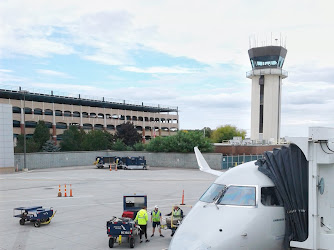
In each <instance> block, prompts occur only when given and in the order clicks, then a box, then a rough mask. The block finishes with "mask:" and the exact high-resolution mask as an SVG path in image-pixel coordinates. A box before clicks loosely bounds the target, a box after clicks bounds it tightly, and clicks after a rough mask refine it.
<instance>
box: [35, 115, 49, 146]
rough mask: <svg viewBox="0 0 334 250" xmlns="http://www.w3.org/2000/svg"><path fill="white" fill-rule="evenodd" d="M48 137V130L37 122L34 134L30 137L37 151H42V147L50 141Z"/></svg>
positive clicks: (41, 123)
mask: <svg viewBox="0 0 334 250" xmlns="http://www.w3.org/2000/svg"><path fill="white" fill-rule="evenodd" d="M50 136H51V135H50V130H49V128H48V127H47V126H46V125H45V122H44V121H38V123H37V126H36V128H35V131H34V134H33V136H32V138H33V140H34V141H35V143H36V145H37V151H41V150H42V146H43V145H44V144H45V142H46V141H48V140H50Z"/></svg>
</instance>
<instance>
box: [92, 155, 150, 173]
mask: <svg viewBox="0 0 334 250" xmlns="http://www.w3.org/2000/svg"><path fill="white" fill-rule="evenodd" d="M94 164H95V165H96V167H97V168H104V167H105V166H107V167H109V165H112V167H113V168H114V167H116V165H117V168H118V169H143V170H147V169H148V166H147V165H146V160H145V156H137V157H128V156H126V157H119V156H97V157H96V160H95V162H94Z"/></svg>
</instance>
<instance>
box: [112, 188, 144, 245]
mask: <svg viewBox="0 0 334 250" xmlns="http://www.w3.org/2000/svg"><path fill="white" fill-rule="evenodd" d="M144 206H145V207H147V195H145V194H138V195H137V194H132V195H131V194H130V195H124V196H123V214H122V218H117V217H116V216H113V217H112V219H111V220H109V221H107V235H108V237H109V247H110V248H113V247H114V243H115V242H118V244H121V243H122V238H126V239H127V242H128V243H129V244H130V248H134V246H135V236H136V235H138V233H139V230H140V228H139V226H138V225H137V224H136V222H135V221H134V219H135V217H136V215H137V213H138V211H139V210H140V209H142V208H143V207H144Z"/></svg>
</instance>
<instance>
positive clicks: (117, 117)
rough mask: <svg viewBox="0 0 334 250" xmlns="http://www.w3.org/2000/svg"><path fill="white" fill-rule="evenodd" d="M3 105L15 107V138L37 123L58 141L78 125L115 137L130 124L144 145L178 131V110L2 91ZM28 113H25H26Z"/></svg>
mask: <svg viewBox="0 0 334 250" xmlns="http://www.w3.org/2000/svg"><path fill="white" fill-rule="evenodd" d="M0 103H5V104H10V105H12V110H13V134H14V138H15V137H17V136H18V135H20V134H23V133H24V129H23V128H24V120H25V133H26V135H27V136H28V137H29V136H31V135H32V134H33V133H34V130H35V127H36V125H37V122H38V121H41V120H42V121H44V122H45V123H46V125H47V126H48V127H49V128H50V134H51V135H52V138H53V140H55V141H59V140H61V139H62V135H63V133H64V131H65V130H66V129H68V128H69V126H71V125H75V126H77V127H79V128H82V129H84V130H85V131H86V132H88V131H89V130H106V131H108V132H109V133H112V134H114V133H115V132H116V129H117V127H118V126H120V125H121V124H123V123H125V122H131V123H133V125H134V126H135V128H136V129H137V131H138V132H139V133H140V134H141V135H142V138H143V142H145V141H147V140H150V139H151V138H153V137H156V136H169V135H173V134H176V132H177V131H178V129H179V116H178V109H177V107H165V106H163V107H162V106H160V105H157V106H152V105H151V106H147V105H144V103H142V104H141V105H137V104H130V103H127V102H126V101H125V100H124V101H123V102H112V101H107V100H106V99H105V98H101V100H95V99H86V98H82V97H81V96H80V95H78V97H67V96H59V95H53V92H51V93H50V94H41V93H33V92H27V91H21V90H18V91H13V90H4V89H2V90H0ZM24 112H25V114H24Z"/></svg>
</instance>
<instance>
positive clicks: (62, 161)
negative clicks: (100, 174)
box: [15, 151, 222, 170]
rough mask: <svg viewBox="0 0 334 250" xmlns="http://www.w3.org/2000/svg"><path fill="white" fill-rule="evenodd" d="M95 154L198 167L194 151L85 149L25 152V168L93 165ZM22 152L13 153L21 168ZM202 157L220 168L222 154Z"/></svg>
mask: <svg viewBox="0 0 334 250" xmlns="http://www.w3.org/2000/svg"><path fill="white" fill-rule="evenodd" d="M96 156H145V158H146V162H147V165H149V166H150V167H171V168H198V165H197V161H196V157H195V154H194V153H188V154H182V153H148V152H138V151H134V152H131V151H121V152H115V151H87V152H57V153H29V154H26V157H27V158H26V160H27V168H28V170H31V169H45V168H58V167H70V166H88V165H93V162H94V161H95V158H96ZM23 157H24V156H23V154H21V153H20V154H15V167H17V168H18V169H19V170H21V169H23V159H24V158H23ZM204 158H205V159H206V160H207V162H208V164H209V165H210V167H211V168H213V169H221V168H222V155H221V154H215V153H208V154H204Z"/></svg>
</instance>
